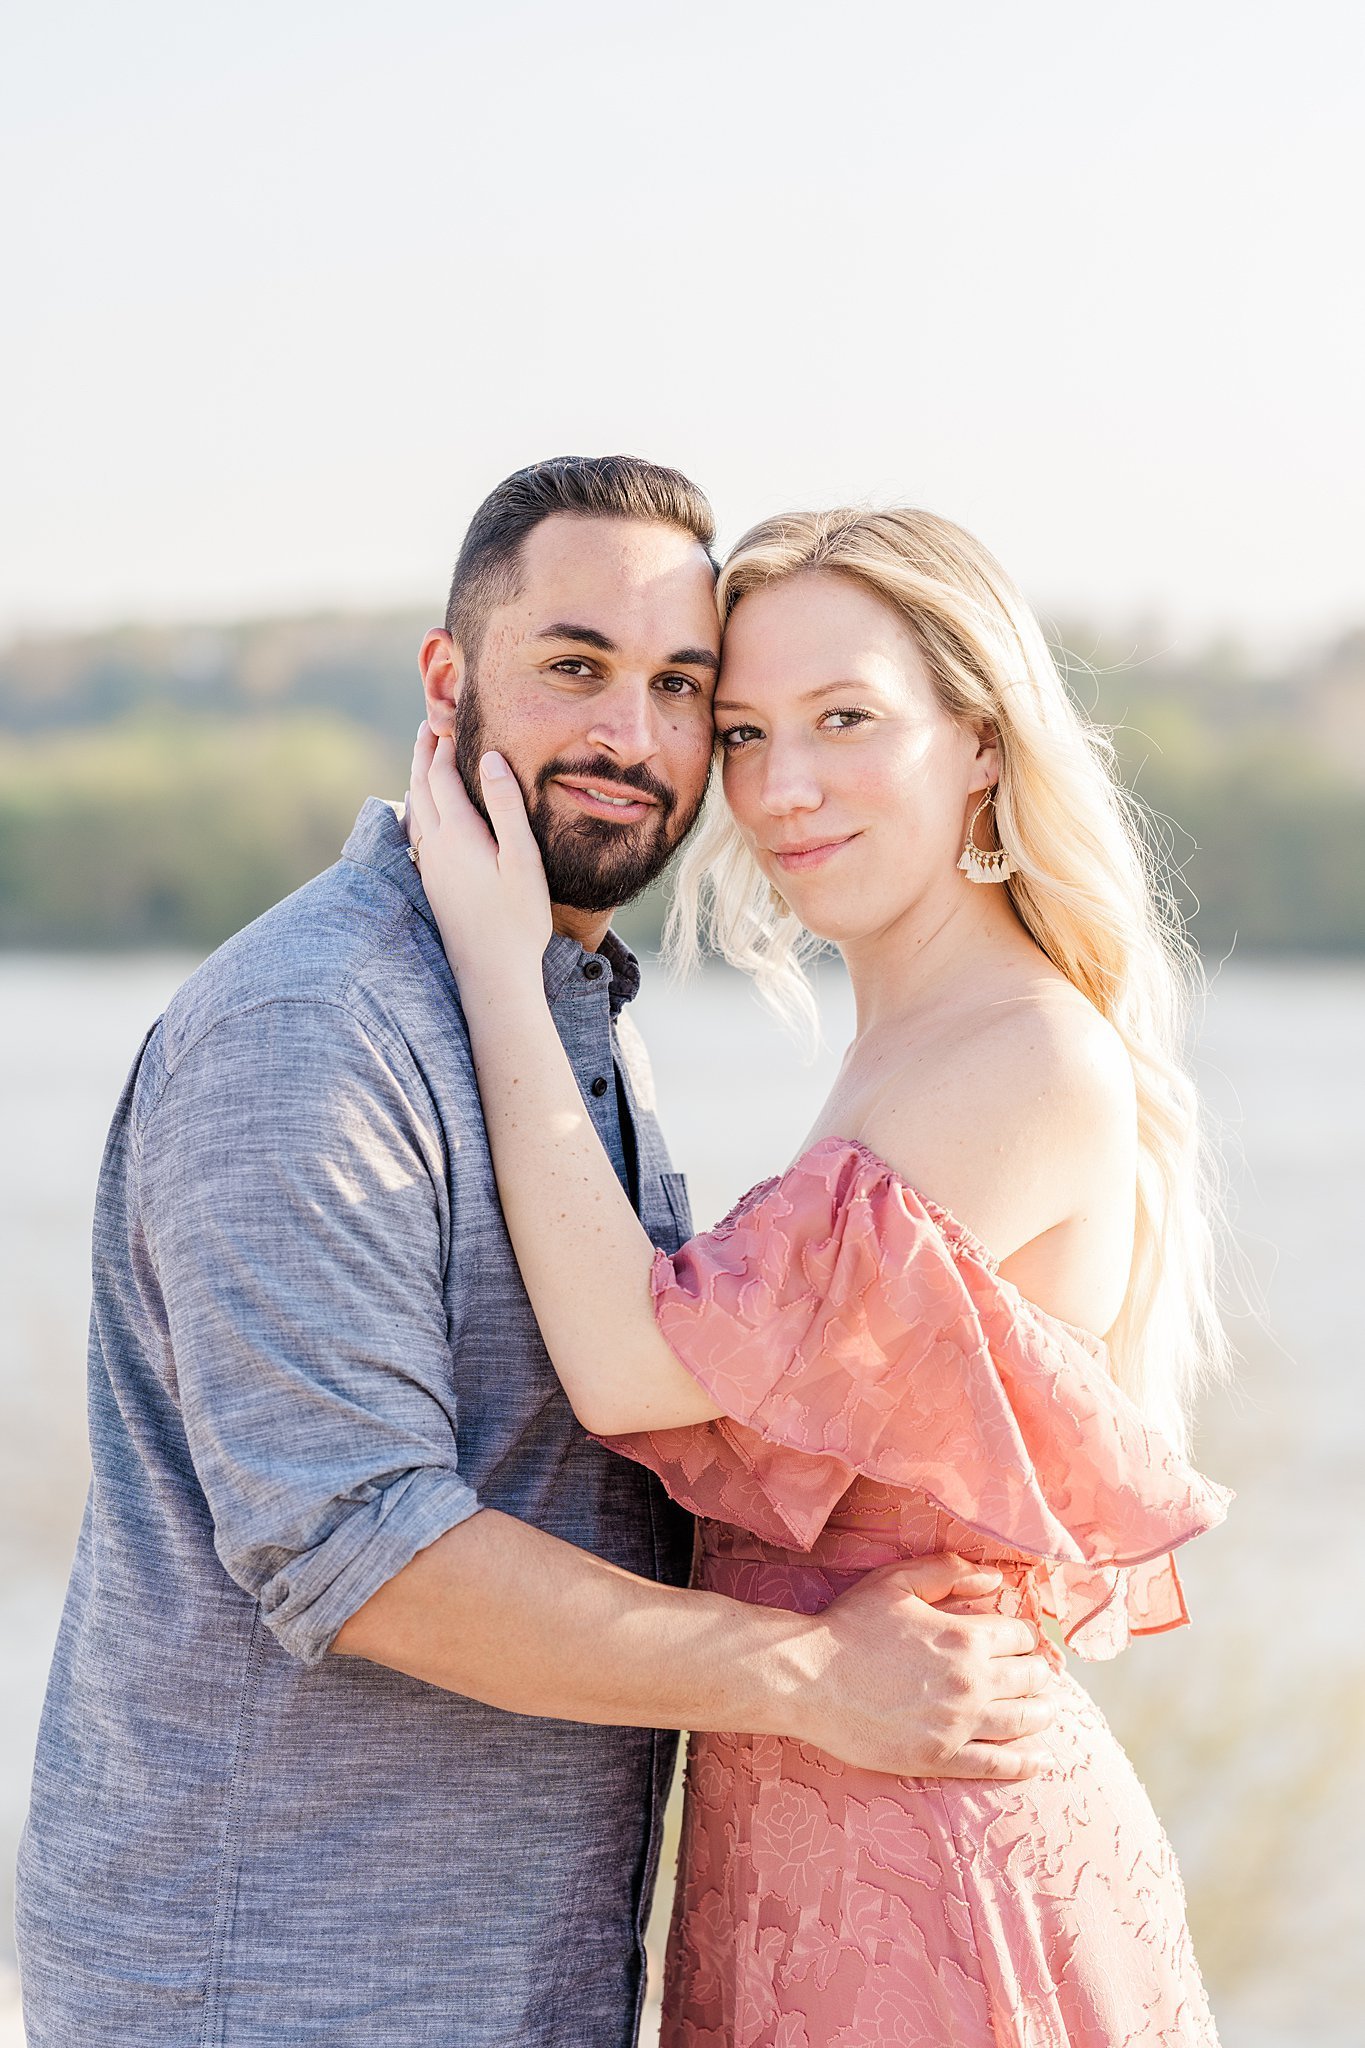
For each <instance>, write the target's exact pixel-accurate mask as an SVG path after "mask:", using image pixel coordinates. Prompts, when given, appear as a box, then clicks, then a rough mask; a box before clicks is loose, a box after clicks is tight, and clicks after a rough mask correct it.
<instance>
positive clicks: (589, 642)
mask: <svg viewBox="0 0 1365 2048" xmlns="http://www.w3.org/2000/svg"><path fill="white" fill-rule="evenodd" d="M535 637H536V639H537V640H572V641H576V642H577V644H578V645H579V646H580V647H593V648H596V650H597V652H598V653H599V654H619V653H620V649H619V648H618V647H617V645H616V642H615V641H614V640H609V639H608V638H607V635H606V634H605V633H599V632H598V630H597V628H596V626H575V625H572V624H571V623H570V622H569V621H568V620H566V619H559V620H556V622H555V624H554V625H553V626H542V627H541V629H540V631H539V632H538V633H537V634H536V636H535ZM664 666H665V668H705V669H709V670H710V671H711V674H712V675H713V676H714V675H718V674H719V673H720V659H719V656H717V655H714V654H713V653H712V652H711V650H710V648H709V647H681V648H679V649H678V651H677V653H676V654H670V655H669V656H668V657H667V658H666V660H665V662H664Z"/></svg>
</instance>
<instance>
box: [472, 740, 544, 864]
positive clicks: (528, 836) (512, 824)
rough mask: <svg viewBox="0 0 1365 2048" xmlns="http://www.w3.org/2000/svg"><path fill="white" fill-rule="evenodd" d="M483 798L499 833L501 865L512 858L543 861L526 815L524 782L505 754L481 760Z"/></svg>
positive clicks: (480, 774) (488, 755)
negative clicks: (522, 788) (507, 760)
mask: <svg viewBox="0 0 1365 2048" xmlns="http://www.w3.org/2000/svg"><path fill="white" fill-rule="evenodd" d="M479 781H480V783H481V784H482V786H483V800H484V802H485V804H487V806H488V815H489V817H490V818H491V819H492V821H493V830H494V831H495V832H496V834H497V837H498V853H499V856H500V863H499V864H500V865H501V864H503V863H505V862H506V861H507V860H508V859H509V858H510V859H511V860H513V861H517V862H520V863H524V862H525V861H526V860H527V859H528V858H530V859H534V861H535V863H536V865H537V867H539V865H540V849H539V847H538V846H537V845H536V842H535V839H534V837H533V836H532V832H531V826H530V821H529V820H528V818H527V816H526V801H525V799H524V797H523V796H522V793H521V784H520V783H519V782H518V781H517V778H516V776H515V775H514V774H513V773H512V771H511V769H510V768H509V767H508V765H507V763H506V761H505V760H504V759H503V757H502V755H501V754H485V755H484V756H483V758H482V760H481V761H480V762H479Z"/></svg>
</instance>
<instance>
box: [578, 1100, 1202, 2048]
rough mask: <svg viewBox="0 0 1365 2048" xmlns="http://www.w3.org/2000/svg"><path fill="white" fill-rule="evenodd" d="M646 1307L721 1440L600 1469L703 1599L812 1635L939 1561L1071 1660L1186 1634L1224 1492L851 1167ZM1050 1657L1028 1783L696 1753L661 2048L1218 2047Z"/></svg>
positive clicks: (672, 1270) (1010, 1292) (1069, 1338)
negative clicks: (657, 1518)
mask: <svg viewBox="0 0 1365 2048" xmlns="http://www.w3.org/2000/svg"><path fill="white" fill-rule="evenodd" d="M654 1300H655V1309H656V1314H657V1316H658V1320H659V1324H660V1327H661V1328H662V1330H663V1332H664V1334H665V1336H666V1337H667V1338H668V1341H669V1343H670V1344H671V1345H672V1347H673V1348H674V1350H675V1351H676V1352H677V1354H678V1356H679V1357H680V1358H681V1359H682V1360H683V1362H684V1364H686V1366H687V1367H688V1368H689V1370H690V1371H691V1372H693V1373H694V1374H695V1375H696V1377H697V1379H698V1380H700V1381H701V1383H702V1384H703V1385H704V1386H705V1387H706V1389H707V1390H708V1392H709V1393H710V1394H711V1395H712V1396H713V1397H714V1399H715V1401H716V1402H717V1403H718V1404H719V1405H720V1406H721V1407H722V1408H723V1410H724V1414H723V1415H722V1416H721V1417H720V1418H719V1419H718V1420H716V1421H714V1422H709V1423H704V1424H698V1425H696V1426H693V1427H688V1428H683V1429H671V1430H660V1431H655V1432H653V1433H651V1434H648V1435H639V1436H631V1437H621V1438H616V1439H613V1440H612V1441H613V1444H614V1447H615V1448H616V1449H618V1450H620V1451H622V1452H623V1453H624V1454H625V1455H627V1456H629V1457H632V1458H637V1459H639V1460H640V1461H641V1462H643V1463H644V1464H647V1465H649V1466H651V1467H652V1468H653V1470H654V1471H655V1472H657V1473H658V1474H659V1476H660V1477H661V1478H662V1480H663V1481H664V1483H665V1485H666V1486H667V1487H668V1489H669V1491H670V1493H672V1494H673V1496H674V1497H675V1498H676V1499H677V1500H679V1501H681V1502H683V1503H684V1504H685V1505H686V1506H687V1507H689V1508H691V1509H692V1510H693V1512H694V1513H696V1514H697V1515H698V1516H700V1517H701V1524H700V1528H701V1543H700V1559H701V1562H700V1582H701V1584H702V1585H704V1586H708V1587H711V1588H713V1589H714V1590H716V1591H718V1592H722V1593H727V1594H730V1595H731V1596H732V1597H733V1598H735V1599H739V1600H746V1601H751V1602H755V1603H758V1604H760V1605H765V1606H771V1607H785V1608H789V1609H794V1610H796V1611H797V1612H800V1613H807V1614H810V1613H816V1612H818V1611H819V1610H820V1609H821V1608H823V1607H824V1606H826V1605H827V1604H828V1602H829V1601H831V1600H832V1599H833V1598H834V1597H835V1596H836V1595H837V1594H839V1593H841V1592H843V1591H844V1590H845V1589H846V1588H848V1587H849V1586H851V1585H853V1584H854V1583H855V1582H856V1581H857V1579H858V1578H859V1577H860V1576H861V1574H862V1573H864V1572H866V1571H868V1570H871V1569H872V1568H874V1567H875V1566H878V1565H883V1564H889V1563H892V1562H894V1561H896V1560H898V1559H903V1558H908V1557H919V1556H924V1555H926V1554H929V1553H932V1552H935V1551H943V1550H954V1551H957V1552H959V1553H961V1554H962V1555H964V1556H966V1557H969V1558H975V1559H980V1560H982V1561H984V1562H988V1563H990V1564H992V1565H994V1566H996V1567H998V1568H999V1570H1000V1571H1001V1572H1002V1573H1003V1575H1004V1583H1003V1589H1002V1592H1001V1595H1000V1600H999V1604H1000V1606H1001V1608H1002V1610H1004V1611H1006V1612H1008V1613H1012V1614H1023V1615H1027V1616H1029V1617H1032V1618H1035V1619H1041V1618H1042V1617H1044V1616H1050V1617H1052V1618H1053V1619H1055V1620H1056V1621H1057V1622H1058V1623H1059V1624H1060V1627H1061V1631H1062V1633H1063V1635H1064V1637H1065V1640H1066V1641H1067V1642H1068V1643H1070V1644H1071V1645H1072V1647H1073V1648H1074V1649H1076V1650H1077V1651H1078V1652H1079V1653H1080V1654H1081V1655H1082V1656H1087V1657H1109V1656H1112V1655H1113V1654H1114V1653H1115V1651H1117V1650H1119V1649H1121V1648H1122V1647H1123V1645H1124V1644H1125V1643H1126V1642H1127V1641H1128V1640H1129V1639H1130V1637H1132V1636H1134V1635H1147V1634H1152V1633H1155V1632H1157V1631H1159V1630H1162V1629H1168V1628H1174V1627H1177V1626H1178V1625H1179V1624H1180V1623H1182V1622H1183V1621H1185V1620H1186V1619H1187V1616H1186V1611H1185V1605H1184V1601H1183V1599H1182V1597H1181V1591H1180V1582H1179V1580H1178V1578H1177V1576H1176V1570H1175V1565H1174V1563H1173V1561H1172V1557H1171V1552H1172V1550H1173V1549H1175V1547H1176V1546H1177V1545H1179V1544H1181V1543H1184V1542H1186V1541H1188V1539H1189V1538H1190V1537H1191V1536H1194V1535H1197V1534H1199V1533H1200V1532H1201V1531H1202V1530H1204V1529H1207V1528H1209V1527H1211V1526H1212V1525H1213V1524H1214V1523H1216V1522H1218V1521H1221V1519H1222V1517H1223V1514H1224V1512H1225V1509H1226V1505H1227V1501H1228V1498H1229V1496H1228V1495H1227V1494H1226V1493H1225V1492H1224V1491H1223V1489H1221V1488H1219V1487H1216V1486H1213V1485H1211V1484H1210V1483H1209V1482H1207V1481H1206V1480H1204V1479H1202V1478H1201V1477H1200V1476H1199V1474H1198V1473H1197V1472H1194V1471H1192V1470H1191V1469H1190V1467H1189V1466H1188V1465H1186V1464H1185V1463H1183V1462H1182V1460H1181V1459H1180V1458H1179V1457H1178V1456H1177V1455H1176V1453H1175V1452H1174V1450H1172V1448H1171V1447H1170V1446H1169V1445H1168V1444H1167V1443H1166V1442H1165V1441H1164V1440H1163V1439H1162V1438H1161V1437H1160V1436H1158V1435H1156V1434H1155V1433H1154V1432H1153V1431H1152V1430H1150V1429H1149V1428H1148V1427H1146V1426H1145V1424H1144V1423H1143V1421H1142V1418H1141V1416H1140V1415H1139V1413H1138V1411H1137V1410H1136V1408H1135V1407H1134V1406H1133V1404H1132V1403H1131V1402H1130V1401H1129V1400H1128V1399H1127V1398H1126V1397H1125V1396H1124V1395H1123V1394H1122V1393H1120V1392H1119V1390H1118V1389H1117V1387H1116V1386H1115V1385H1114V1383H1113V1380H1112V1379H1111V1377H1110V1375H1109V1373H1108V1371H1107V1369H1106V1366H1105V1362H1104V1354H1103V1347H1102V1345H1100V1344H1099V1342H1098V1341H1097V1340H1096V1339H1094V1338H1090V1337H1087V1336H1085V1335H1084V1334H1083V1333H1081V1332H1080V1331H1077V1330H1073V1329H1071V1328H1070V1327H1069V1326H1068V1325H1065V1324H1062V1323H1060V1322H1058V1321H1056V1320H1055V1319H1054V1318H1052V1317H1050V1316H1047V1315H1044V1314H1043V1313H1042V1312H1041V1311H1040V1310H1038V1309H1036V1308H1034V1307H1033V1306H1032V1305H1031V1304H1030V1303H1029V1302H1027V1301H1025V1300H1024V1299H1023V1297H1022V1296H1021V1295H1020V1294H1019V1292H1018V1290H1017V1289H1016V1288H1014V1287H1012V1286H1011V1285H1010V1284H1009V1283H1008V1282H1007V1281H1005V1280H1003V1279H1002V1278H1001V1277H1000V1275H999V1273H998V1272H997V1270H996V1267H995V1263H994V1261H993V1260H992V1259H991V1257H990V1255H989V1253H988V1252H987V1251H986V1250H985V1248H984V1247H983V1246H982V1245H981V1244H979V1243H978V1242H977V1241H976V1240H975V1239H974V1238H973V1237H972V1236H971V1235H970V1234H969V1233H968V1232H967V1231H966V1230H964V1229H963V1228H962V1227H961V1226H960V1225H959V1224H957V1223H956V1222H955V1221H954V1219H953V1218H952V1217H951V1216H949V1215H947V1214H946V1213H945V1212H944V1211H943V1210H941V1209H939V1208H937V1207H936V1206H935V1205H934V1204H933V1203H931V1202H929V1201H927V1200H926V1199H925V1198H924V1197H923V1196H921V1195H919V1194H917V1193H916V1192H915V1191H914V1190H913V1189H912V1188H910V1187H909V1186H907V1184H906V1183H905V1182H904V1181H903V1180H902V1179H901V1178H900V1177H899V1176H898V1175H897V1174H895V1173H894V1172H893V1171H892V1170H891V1168H890V1167H888V1166H887V1165H886V1164H885V1162H884V1161H882V1160H880V1159H878V1158H877V1157H876V1156H875V1154H873V1153H871V1152H870V1151H868V1150H867V1148H866V1147H865V1146H862V1145H860V1144H858V1143H856V1142H853V1141H850V1140H846V1139H837V1138H831V1139H826V1140H824V1141H822V1142H821V1143H820V1144H817V1145H814V1146H812V1147H811V1149H810V1150H809V1151H808V1152H806V1153H805V1154H804V1156H803V1157H802V1158H801V1159H800V1160H799V1161H798V1162H797V1164H796V1165H795V1166H794V1167H792V1168H791V1170H790V1171H789V1172H787V1173H785V1174H783V1175H781V1176H780V1177H779V1178H777V1179H775V1180H772V1181H767V1182H764V1183H763V1184H762V1185H761V1186H759V1187H757V1188H755V1189H754V1190H753V1191H752V1192H751V1193H750V1194H748V1195H746V1196H745V1198H744V1200H743V1201H742V1202H740V1204H739V1205H738V1207H737V1208H735V1209H734V1210H733V1211H732V1212H731V1214H730V1215H729V1216H728V1217H727V1218H726V1219H725V1221H724V1222H723V1223H722V1224H720V1225H719V1226H718V1228H717V1229H715V1230H713V1231H710V1232H708V1233H707V1234H706V1235H704V1236H701V1237H697V1238H694V1239H693V1240H692V1241H691V1242H690V1243H689V1244H687V1245H685V1246H684V1247H683V1249H682V1250H681V1251H680V1252H678V1253H677V1254H676V1255H675V1256H674V1257H673V1258H671V1259H670V1258H668V1257H667V1256H665V1255H664V1254H662V1253H660V1255H659V1257H658V1260H657V1261H656V1265H655V1270H654ZM1047 1647H1048V1651H1049V1654H1050V1656H1051V1658H1052V1661H1053V1663H1054V1665H1055V1668H1056V1681H1055V1682H1056V1689H1057V1695H1058V1700H1059V1707H1060V1711H1059V1713H1058V1717H1057V1719H1056V1721H1055V1723H1054V1724H1053V1726H1052V1728H1051V1730H1050V1731H1049V1733H1048V1735H1047V1737H1046V1738H1045V1739H1046V1741H1047V1743H1048V1746H1049V1748H1050V1750H1051V1763H1050V1766H1049V1767H1048V1769H1047V1770H1046V1771H1045V1772H1044V1773H1043V1774H1041V1775H1040V1776H1038V1777H1035V1778H1033V1779H1030V1780H1028V1781H1027V1782H1024V1783H1021V1784H1017V1785H990V1784H986V1783H983V1782H975V1783H973V1782H968V1781H965V1780H964V1781H954V1780H948V1779H944V1780H936V1779H922V1778H895V1777H890V1776H886V1775H883V1774H880V1773H874V1772H869V1771H862V1770H855V1769H851V1768H850V1767H848V1766H847V1765H845V1764H841V1763H839V1762H837V1761H836V1760H835V1758H833V1757H832V1756H829V1755H826V1754H825V1753H824V1752H822V1751H820V1750H818V1749H814V1748H811V1747H810V1746H809V1745H808V1744H806V1743H802V1742H794V1741H783V1740H779V1739H777V1738H775V1737H770V1736H759V1737H755V1736H744V1735H694V1736H693V1737H692V1741H691V1745H690V1749H689V1753H688V1764H687V1780H686V1806H685V1816H684V1821H683V1841H682V1851H681V1857H680V1862H679V1871H678V1890H677V1901H676V1907H675V1912H674V1918H673V1926H672V1930H671V1934H670V1938H669V1951H668V1964H667V1974H666V1985H665V1994H664V2027H663V2036H662V2039H663V2043H664V2044H665V2048H1005V2044H1010V2048H1064V2044H1065V2048H1120V2044H1122V2048H1139V2044H1143V2048H1146V2044H1152V2048H1156V2044H1158V2043H1159V2044H1162V2048H1174V2044H1176V2043H1180V2044H1182V2048H1183V2044H1193V2043H1198V2044H1201V2048H1206V2044H1210V2043H1213V2042H1214V2041H1215V2038H1216V2037H1215V2034H1214V2027H1213V2021H1212V2018H1211V2017H1210V2013H1209V2008H1208V2003H1207V2000H1206V1998H1205V1995H1204V1989H1203V1985H1202V1983H1201V1981H1200V1976H1199V1971H1198V1968H1197V1966H1196V1963H1195V1959H1194V1955H1193V1952H1192V1950H1191V1947H1190V1938H1189V1934H1188V1931H1187V1928H1186V1924H1185V1906H1184V1894H1183V1891H1182V1887H1181V1882H1180V1874H1179V1871H1178V1870H1177V1868H1176V1865H1175V1861H1174V1859H1173V1857H1172V1854H1171V1849H1170V1845H1169V1843H1168V1842H1167V1840H1166V1837H1165V1835H1164V1834H1163V1832H1162V1830H1161V1827H1160V1824H1159V1823H1158V1821H1157V1818H1156V1816H1155V1814H1154V1813H1153V1811H1152V1808H1151V1806H1150V1804H1149V1802H1148V1799H1147V1796H1146V1794H1145V1792H1144V1791H1143V1789H1142V1786H1141V1784H1140V1783H1139V1782H1138V1779H1137V1777H1136V1775H1135V1774H1134V1772H1133V1769H1132V1766H1131V1765H1130V1764H1129V1762H1128V1759H1127V1757H1126V1756H1125V1755H1124V1753H1123V1751H1122V1749H1121V1748H1120V1747H1119V1745H1118V1743H1117V1742H1116V1741H1115V1739H1114V1737H1113V1735H1112V1734H1111V1733H1110V1731H1109V1728H1108V1726H1107V1725H1106V1723H1105V1721H1104V1719H1103V1717H1102V1716H1101V1715H1100V1713H1099V1712H1098V1710H1097V1709H1096V1707H1095V1706H1094V1705H1093V1703H1092V1702H1091V1700H1090V1698H1089V1697H1088V1695H1087V1694H1086V1693H1085V1692H1084V1691H1083V1690H1082V1689H1081V1687H1080V1686H1078V1685H1077V1684H1076V1683H1075V1682H1074V1681H1073V1680H1072V1679H1071V1678H1070V1677H1069V1676H1068V1675H1067V1674H1066V1672H1065V1670H1064V1668H1063V1667H1064V1660H1063V1659H1062V1657H1061V1655H1060V1653H1058V1652H1057V1651H1056V1650H1055V1649H1054V1648H1053V1647H1052V1645H1051V1644H1049V1645H1048V1646H1047Z"/></svg>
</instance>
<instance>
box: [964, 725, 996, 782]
mask: <svg viewBox="0 0 1365 2048" xmlns="http://www.w3.org/2000/svg"><path fill="white" fill-rule="evenodd" d="M999 780H1000V735H999V733H998V732H997V731H996V729H995V727H994V726H993V725H992V724H991V723H990V721H989V719H987V720H986V721H985V723H984V724H981V725H979V726H977V728H976V759H975V761H974V762H973V763H972V779H971V783H970V785H969V788H970V790H971V791H972V792H975V791H976V790H978V789H994V787H995V785H996V783H997V782H998V781H999Z"/></svg>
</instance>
